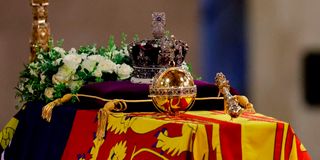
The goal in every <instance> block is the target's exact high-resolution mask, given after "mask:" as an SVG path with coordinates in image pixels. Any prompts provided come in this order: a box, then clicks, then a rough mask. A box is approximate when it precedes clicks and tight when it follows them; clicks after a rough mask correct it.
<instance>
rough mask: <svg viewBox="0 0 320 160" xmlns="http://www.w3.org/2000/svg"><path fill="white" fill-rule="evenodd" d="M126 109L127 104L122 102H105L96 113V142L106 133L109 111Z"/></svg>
mask: <svg viewBox="0 0 320 160" xmlns="http://www.w3.org/2000/svg"><path fill="white" fill-rule="evenodd" d="M126 109H127V104H126V102H125V101H124V100H118V99H115V100H112V101H110V102H107V103H106V104H105V105H104V107H103V108H101V109H100V110H99V112H98V128H97V133H96V135H97V138H98V140H103V138H104V136H105V133H106V126H107V121H108V117H109V115H110V114H111V113H112V112H111V111H124V110H126Z"/></svg>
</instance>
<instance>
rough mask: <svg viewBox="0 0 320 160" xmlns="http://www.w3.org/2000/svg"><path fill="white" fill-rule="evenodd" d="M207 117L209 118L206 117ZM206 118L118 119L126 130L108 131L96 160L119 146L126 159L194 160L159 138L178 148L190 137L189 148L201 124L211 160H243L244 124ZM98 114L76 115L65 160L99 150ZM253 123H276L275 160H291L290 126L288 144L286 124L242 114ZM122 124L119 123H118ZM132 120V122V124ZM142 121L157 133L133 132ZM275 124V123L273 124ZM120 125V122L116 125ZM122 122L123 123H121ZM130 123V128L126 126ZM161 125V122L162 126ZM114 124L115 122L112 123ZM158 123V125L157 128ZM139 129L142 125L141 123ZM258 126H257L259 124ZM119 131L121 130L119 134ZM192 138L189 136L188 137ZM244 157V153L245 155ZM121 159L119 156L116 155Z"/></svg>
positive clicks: (129, 116)
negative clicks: (216, 131) (215, 137)
mask: <svg viewBox="0 0 320 160" xmlns="http://www.w3.org/2000/svg"><path fill="white" fill-rule="evenodd" d="M206 113H207V114H208V115H210V114H212V115H221V114H223V112H221V111H212V112H211V111H208V112H206ZM204 115H206V114H204ZM204 115H201V114H199V115H197V114H183V113H182V114H180V115H179V116H167V115H164V114H158V113H131V114H125V115H121V116H118V117H116V116H115V117H116V118H120V120H121V119H123V124H119V125H118V127H119V126H120V128H121V126H122V127H127V128H126V129H123V128H122V129H123V130H121V129H119V128H112V127H111V128H107V132H106V136H105V140H104V142H103V144H102V145H101V147H100V149H99V153H98V154H97V159H98V160H99V159H108V158H110V157H112V156H113V152H112V151H113V149H114V148H116V147H117V145H118V146H119V144H120V145H121V144H122V145H123V146H122V148H121V147H120V149H119V148H118V150H117V151H118V152H125V156H124V157H125V158H124V159H139V160H144V159H146V160H149V159H152V160H153V159H155V160H156V159H162V158H161V156H163V157H166V158H168V159H173V160H175V159H177V160H178V159H179V160H180V159H194V157H193V156H194V155H193V153H192V152H191V150H190V149H189V150H188V149H187V150H183V151H181V153H180V154H178V152H176V153H175V154H173V153H174V151H169V150H170V149H169V148H167V149H164V148H162V147H161V146H160V147H159V144H158V143H160V142H161V141H162V139H161V138H160V139H159V137H160V135H162V136H164V137H166V138H168V139H172V140H173V141H172V142H173V144H171V145H177V144H178V143H179V140H176V139H175V138H180V137H182V136H183V135H185V134H183V133H186V132H187V133H190V137H189V140H188V137H187V138H186V139H184V140H188V141H189V142H187V144H188V143H189V144H190V145H192V144H193V142H194V141H195V139H196V132H197V130H198V129H199V128H195V130H193V131H192V129H191V131H190V130H189V131H186V128H187V129H190V128H192V127H190V128H188V127H189V124H193V125H194V126H197V125H196V124H201V125H203V126H204V127H205V128H204V129H205V134H206V136H207V137H206V140H207V142H208V143H207V145H208V146H203V147H204V148H207V149H208V151H209V153H207V156H208V159H210V160H211V159H213V160H214V159H216V158H217V154H221V156H222V158H223V159H226V160H229V159H231V160H233V159H237V160H238V159H242V156H243V155H242V141H241V138H242V137H241V136H242V135H241V125H243V124H242V123H233V122H232V121H223V120H218V119H215V118H212V117H210V116H208V117H206V116H204ZM96 116H97V111H96V110H91V111H89V110H79V111H78V112H77V113H76V117H75V120H74V124H73V128H72V131H71V133H70V137H69V140H68V143H67V146H66V148H65V151H64V154H63V157H62V159H63V160H70V159H90V158H91V156H92V155H91V153H90V151H91V150H92V149H93V148H94V147H97V146H95V144H94V140H95V138H96V136H95V134H96V130H97V117H96ZM242 116H243V117H242V118H244V117H246V118H248V120H250V121H264V122H270V123H277V127H276V131H275V132H276V133H275V134H276V135H275V141H274V153H273V156H274V159H275V160H277V159H280V157H281V154H285V159H289V157H290V154H291V153H290V152H291V148H292V145H293V139H294V137H296V136H295V134H294V132H293V129H292V128H291V127H290V126H289V128H288V132H287V138H286V141H285V142H282V140H283V133H284V123H283V122H280V121H276V120H275V119H272V118H271V117H266V116H262V115H258V114H256V115H250V114H243V115H242ZM117 120H119V119H117ZM130 120H133V121H130ZM137 120H140V122H142V123H144V121H146V123H149V124H150V123H155V125H156V127H154V129H151V130H148V131H146V132H142V131H141V130H140V131H137V130H134V129H144V128H143V127H141V126H140V127H137V126H136V128H135V127H133V126H132V123H134V122H136V121H137ZM272 121H273V122H272ZM117 122H118V121H117ZM119 122H122V121H119ZM127 122H128V124H126V123H127ZM158 122H161V123H160V125H159V123H158ZM113 123H115V121H113ZM157 123H158V124H157ZM213 123H214V124H218V125H219V136H220V149H221V153H217V151H216V150H215V149H213V146H212V140H213V139H212V137H213V133H212V132H213V126H212V124H213ZM138 124H139V125H143V124H141V123H138ZM257 124H258V123H257ZM118 129H119V130H118ZM187 136H189V135H187ZM283 143H284V144H285V153H281V152H282V150H281V148H282V145H283ZM300 145H301V143H300V141H299V139H298V138H297V137H296V146H295V147H296V148H297V153H298V158H299V160H304V159H311V158H310V156H309V154H308V153H307V152H306V151H302V150H301V147H300ZM244 154H245V153H244ZM115 155H118V156H119V155H120V154H115Z"/></svg>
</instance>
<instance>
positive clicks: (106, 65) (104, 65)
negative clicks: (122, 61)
mask: <svg viewBox="0 0 320 160" xmlns="http://www.w3.org/2000/svg"><path fill="white" fill-rule="evenodd" d="M97 69H100V70H101V72H106V73H113V72H115V71H116V69H117V65H116V64H115V63H114V62H112V61H111V60H110V59H105V60H104V61H100V62H99V64H98V67H97Z"/></svg>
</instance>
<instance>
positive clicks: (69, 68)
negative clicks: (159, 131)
mask: <svg viewBox="0 0 320 160" xmlns="http://www.w3.org/2000/svg"><path fill="white" fill-rule="evenodd" d="M125 41H126V35H125V34H122V35H121V46H120V47H117V46H116V44H115V42H114V37H113V36H110V38H109V43H108V46H107V47H96V45H88V46H81V47H80V48H79V49H75V48H71V49H70V50H69V51H65V49H63V48H62V44H63V40H61V41H58V42H57V45H56V46H55V45H54V42H53V40H52V39H51V40H50V41H49V48H48V50H47V51H44V50H43V49H41V48H40V47H38V49H37V53H36V58H35V60H34V61H33V62H31V63H29V64H27V65H25V68H24V70H23V71H22V72H21V73H20V78H19V82H18V85H17V87H16V89H17V93H16V96H17V97H18V99H19V105H18V107H21V106H24V105H25V103H26V102H30V101H35V100H40V101H45V102H49V101H52V100H54V99H57V98H61V97H62V96H63V95H64V94H66V93H73V94H75V93H78V91H79V89H80V88H81V87H82V86H83V85H85V84H88V83H90V82H103V81H110V80H126V79H128V78H130V75H131V73H132V72H133V68H132V67H131V61H130V58H129V52H128V49H127V48H128V47H127V46H128V44H127V43H126V42H125Z"/></svg>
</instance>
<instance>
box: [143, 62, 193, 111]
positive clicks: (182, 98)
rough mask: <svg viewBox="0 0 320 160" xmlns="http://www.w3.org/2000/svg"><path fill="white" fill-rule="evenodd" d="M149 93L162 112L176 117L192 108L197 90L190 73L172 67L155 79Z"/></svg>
mask: <svg viewBox="0 0 320 160" xmlns="http://www.w3.org/2000/svg"><path fill="white" fill-rule="evenodd" d="M149 91H150V95H149V97H151V98H152V102H153V104H154V105H155V107H156V108H157V109H158V110H159V111H160V112H165V113H168V114H170V115H176V114H179V113H180V112H182V111H187V110H189V109H190V108H191V107H192V105H193V103H194V100H195V97H196V93H197V88H196V85H195V84H194V81H193V77H192V76H191V74H190V73H189V72H188V71H186V70H184V69H182V68H180V67H170V68H168V69H166V70H164V71H162V72H161V71H160V73H158V74H157V75H156V76H155V77H154V78H153V82H152V84H151V85H150V88H149Z"/></svg>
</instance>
